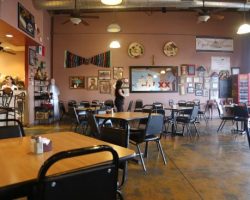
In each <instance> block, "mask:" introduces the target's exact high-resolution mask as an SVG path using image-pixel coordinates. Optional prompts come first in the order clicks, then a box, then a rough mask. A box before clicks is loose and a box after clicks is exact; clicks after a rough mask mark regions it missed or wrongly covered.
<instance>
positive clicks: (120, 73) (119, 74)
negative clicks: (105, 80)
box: [113, 67, 124, 80]
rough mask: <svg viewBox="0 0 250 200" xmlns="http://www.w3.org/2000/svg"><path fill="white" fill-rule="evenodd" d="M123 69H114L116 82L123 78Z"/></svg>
mask: <svg viewBox="0 0 250 200" xmlns="http://www.w3.org/2000/svg"><path fill="white" fill-rule="evenodd" d="M123 70H124V69H123V67H114V69H113V78H114V79H115V80H118V79H122V78H123Z"/></svg>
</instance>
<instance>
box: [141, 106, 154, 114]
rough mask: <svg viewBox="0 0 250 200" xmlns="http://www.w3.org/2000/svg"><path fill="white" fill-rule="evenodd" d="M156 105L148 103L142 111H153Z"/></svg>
mask: <svg viewBox="0 0 250 200" xmlns="http://www.w3.org/2000/svg"><path fill="white" fill-rule="evenodd" d="M153 108H154V106H153V105H152V104H146V105H144V106H143V107H142V112H145V113H151V112H152V110H153Z"/></svg>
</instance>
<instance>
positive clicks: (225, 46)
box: [196, 36, 234, 52]
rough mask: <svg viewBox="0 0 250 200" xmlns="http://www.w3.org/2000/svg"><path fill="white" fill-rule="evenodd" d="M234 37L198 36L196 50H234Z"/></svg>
mask: <svg viewBox="0 0 250 200" xmlns="http://www.w3.org/2000/svg"><path fill="white" fill-rule="evenodd" d="M233 43H234V42H233V39H232V38H227V37H225V38H224V37H204V36H196V51H222V52H233V50H234V44H233Z"/></svg>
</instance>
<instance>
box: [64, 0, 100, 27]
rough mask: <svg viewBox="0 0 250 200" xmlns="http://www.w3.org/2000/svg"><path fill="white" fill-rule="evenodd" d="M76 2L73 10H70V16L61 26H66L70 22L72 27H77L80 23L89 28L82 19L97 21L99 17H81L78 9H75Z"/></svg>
mask: <svg viewBox="0 0 250 200" xmlns="http://www.w3.org/2000/svg"><path fill="white" fill-rule="evenodd" d="M76 1H77V0H75V4H74V5H75V6H74V10H72V12H71V14H70V18H69V19H67V20H66V21H64V22H63V23H62V24H66V23H68V22H72V24H74V25H78V24H80V23H82V24H84V25H85V26H89V23H88V22H86V21H85V20H84V18H89V19H99V16H92V15H81V11H80V9H78V8H77V3H76Z"/></svg>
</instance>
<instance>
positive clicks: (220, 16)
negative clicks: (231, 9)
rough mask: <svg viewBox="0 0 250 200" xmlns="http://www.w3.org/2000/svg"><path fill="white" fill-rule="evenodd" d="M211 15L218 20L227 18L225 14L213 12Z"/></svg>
mask: <svg viewBox="0 0 250 200" xmlns="http://www.w3.org/2000/svg"><path fill="white" fill-rule="evenodd" d="M211 17H212V18H213V19H217V20H223V19H224V18H225V16H224V15H219V14H211Z"/></svg>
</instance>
